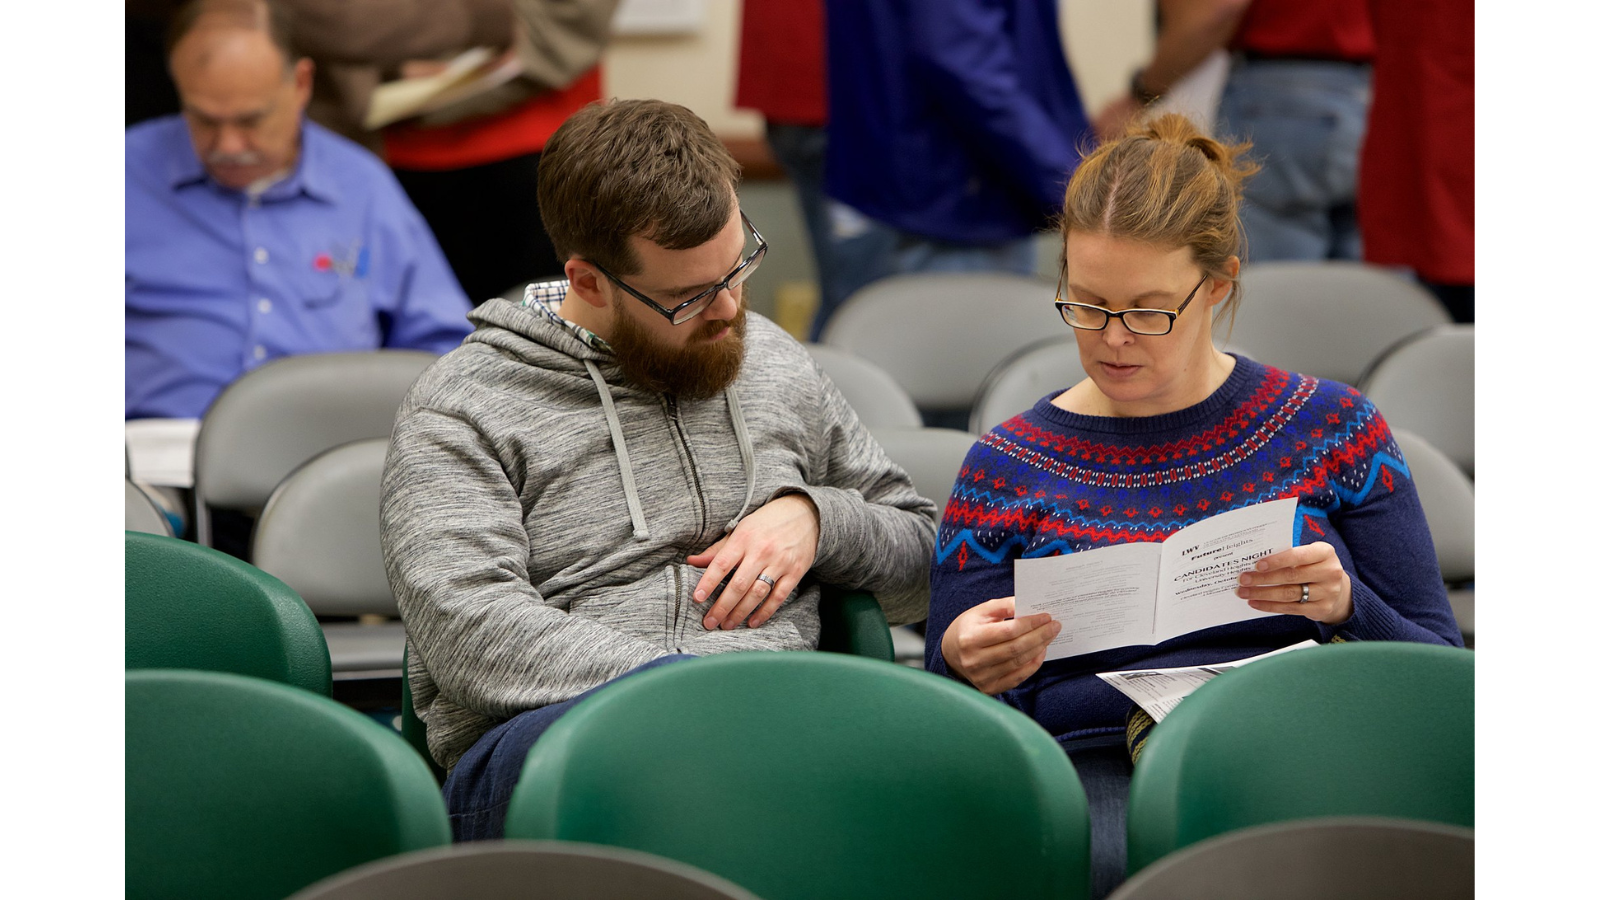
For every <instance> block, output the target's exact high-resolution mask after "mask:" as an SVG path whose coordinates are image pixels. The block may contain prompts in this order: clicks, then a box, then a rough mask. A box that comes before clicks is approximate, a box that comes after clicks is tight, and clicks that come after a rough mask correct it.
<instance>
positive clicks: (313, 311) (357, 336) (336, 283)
mask: <svg viewBox="0 0 1600 900" xmlns="http://www.w3.org/2000/svg"><path fill="white" fill-rule="evenodd" d="M358 260H359V257H355V258H350V259H345V258H342V257H340V256H339V255H338V254H336V253H334V252H327V251H325V252H321V253H317V254H314V255H313V257H312V260H311V263H310V264H309V265H308V266H306V267H305V269H303V270H301V271H299V272H297V273H296V274H295V275H294V276H293V277H291V278H290V279H289V284H288V287H289V289H290V290H291V291H293V293H294V296H293V300H292V302H293V304H294V306H295V307H296V308H297V311H298V312H299V314H300V315H301V316H302V317H303V318H304V319H305V326H306V328H305V331H306V336H307V338H309V339H310V340H311V342H312V343H313V344H315V345H316V346H317V347H318V348H319V349H322V350H371V349H374V348H376V347H378V346H379V344H380V343H381V341H382V334H381V331H380V328H379V324H378V316H377V313H376V311H375V310H374V309H373V305H372V301H371V297H370V295H369V283H368V279H367V277H366V275H367V273H366V271H365V267H364V266H361V265H359V262H358Z"/></svg>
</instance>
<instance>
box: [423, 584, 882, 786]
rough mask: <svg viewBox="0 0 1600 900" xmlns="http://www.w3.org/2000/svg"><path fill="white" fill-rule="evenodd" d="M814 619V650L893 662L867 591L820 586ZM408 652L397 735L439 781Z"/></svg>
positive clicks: (879, 615)
mask: <svg viewBox="0 0 1600 900" xmlns="http://www.w3.org/2000/svg"><path fill="white" fill-rule="evenodd" d="M817 618H818V619H819V620H821V621H820V629H819V632H820V633H819V634H818V638H817V649H818V650H821V651H825V652H830V653H845V654H849V655H852V656H860V657H864V658H866V659H880V660H884V661H885V662H894V658H895V657H894V636H893V635H891V634H890V633H889V620H888V618H887V617H885V616H884V614H883V607H881V606H879V605H878V600H877V598H876V597H873V596H872V594H871V593H869V592H867V591H861V590H853V589H845V588H839V587H835V586H833V585H823V586H822V598H821V599H820V600H819V601H818V602H817ZM410 653H411V650H410V648H409V647H407V648H406V649H405V650H404V651H403V653H402V657H401V662H400V673H401V674H400V735H401V737H404V738H405V739H406V742H407V743H409V744H410V745H411V746H412V747H413V748H415V749H416V751H417V752H418V753H420V754H422V758H423V759H424V760H426V761H427V763H428V768H429V769H431V770H432V771H433V774H434V777H435V778H436V779H438V781H439V783H440V784H443V783H444V779H445V774H446V773H445V771H444V769H443V767H441V766H440V765H439V764H438V763H437V762H435V761H434V759H433V754H432V753H431V752H429V750H428V726H427V723H425V722H423V721H422V719H421V718H420V717H419V716H418V715H417V709H416V706H415V705H414V704H413V703H412V698H411V660H410Z"/></svg>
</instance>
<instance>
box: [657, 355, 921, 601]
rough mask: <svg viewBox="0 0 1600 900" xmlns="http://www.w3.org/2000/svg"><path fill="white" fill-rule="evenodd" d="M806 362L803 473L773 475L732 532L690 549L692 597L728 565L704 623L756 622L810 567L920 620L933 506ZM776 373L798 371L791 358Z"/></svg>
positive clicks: (801, 407) (798, 411) (801, 408)
mask: <svg viewBox="0 0 1600 900" xmlns="http://www.w3.org/2000/svg"><path fill="white" fill-rule="evenodd" d="M801 352H802V353H803V352H804V351H801ZM804 364H805V365H806V366H807V370H805V372H804V381H805V385H804V386H803V387H802V386H800V385H795V386H794V387H793V390H794V391H795V393H796V394H797V395H804V394H806V393H812V392H814V396H815V397H816V398H817V399H816V402H815V403H796V404H795V409H794V414H795V415H797V416H800V417H802V419H803V420H804V427H805V428H806V429H807V433H808V434H809V435H812V436H813V437H812V439H811V441H810V444H809V446H811V447H812V448H813V449H812V456H811V460H810V464H811V465H810V471H809V472H808V474H807V478H806V480H805V481H801V480H799V479H796V480H795V483H793V484H785V485H780V486H779V487H778V488H777V489H776V490H774V491H772V493H771V494H770V495H769V497H768V500H767V502H766V503H765V504H764V505H763V506H761V507H760V508H759V509H757V510H755V511H754V512H752V513H750V514H749V515H748V516H746V517H745V518H744V520H743V521H741V522H740V524H739V526H738V527H736V528H735V529H734V531H733V532H732V533H731V534H729V535H727V536H726V537H725V538H723V539H722V540H720V541H718V542H717V543H716V544H714V545H712V547H711V548H709V549H708V550H706V551H705V552H704V553H702V554H697V555H695V556H691V557H690V558H689V560H688V562H689V563H690V564H691V565H704V566H706V574H705V576H704V577H703V578H702V579H701V582H700V584H699V585H697V586H696V595H697V597H703V596H705V593H706V592H708V591H711V590H714V589H715V587H716V586H717V584H719V583H720V582H721V580H722V578H723V577H724V576H725V575H728V574H730V573H731V574H732V575H733V578H732V579H731V580H730V581H729V583H728V586H727V587H726V588H725V589H724V590H723V596H722V597H720V598H719V599H718V601H717V602H716V603H714V604H713V605H712V606H711V607H710V608H709V610H708V613H707V625H706V627H708V628H712V627H718V625H720V626H721V627H725V628H731V627H734V626H736V625H737V624H738V623H739V621H741V620H743V619H744V617H745V615H749V616H750V620H751V621H752V622H753V623H754V624H755V625H756V626H759V624H760V623H761V622H764V621H766V620H767V619H768V618H770V617H771V615H772V614H773V613H774V612H776V611H777V609H778V607H779V606H781V605H782V602H783V601H784V600H786V599H787V595H788V593H789V592H791V591H792V590H793V586H794V585H796V584H797V583H798V581H799V579H800V577H802V576H804V575H805V574H807V572H809V573H811V574H813V575H815V576H816V578H817V579H818V580H819V581H821V582H823V583H826V584H834V585H839V586H842V587H848V588H860V589H863V590H868V591H871V592H873V594H874V595H876V597H877V599H878V603H879V604H880V605H881V606H882V607H883V611H884V614H885V615H886V616H887V617H888V619H889V622H890V624H904V623H908V622H918V621H921V620H922V619H924V618H927V615H928V573H929V564H930V560H931V559H932V556H933V535H934V528H935V526H936V524H937V523H936V511H937V507H935V506H934V504H933V501H931V500H928V499H927V498H925V497H922V496H920V495H919V494H918V493H917V491H916V488H914V487H912V485H911V479H910V477H909V476H907V475H906V473H905V470H904V469H902V468H900V467H899V466H898V465H896V464H895V463H894V462H893V461H892V460H890V459H889V456H888V454H887V453H885V452H884V450H883V448H882V447H880V446H879V445H878V442H877V441H876V440H874V439H873V438H872V435H871V434H869V433H868V432H867V429H866V427H865V426H863V425H862V424H861V420H860V419H858V418H857V417H856V414H855V410H853V409H851V408H850V405H849V404H848V403H847V402H845V399H844V397H843V396H841V395H840V393H839V391H838V389H837V388H836V387H834V385H833V382H831V381H829V380H828V378H827V376H825V375H823V374H822V372H821V371H820V370H819V369H817V368H816V365H815V364H814V363H811V362H810V359H809V356H807V357H806V360H805V363H804ZM775 368H777V367H775ZM775 377H781V378H785V379H789V380H790V382H791V384H792V383H793V382H794V381H797V380H800V379H797V378H795V373H794V371H793V370H792V369H788V368H784V369H783V370H782V371H779V372H776V373H775ZM768 560H772V562H770V563H769V562H768ZM747 561H749V562H750V563H751V564H749V565H747V564H746V562H747ZM761 574H769V575H770V576H771V577H774V579H775V581H776V583H775V584H774V585H772V586H770V587H766V588H763V587H762V586H761V585H760V584H758V583H756V581H755V579H756V576H758V575H761ZM752 594H759V596H758V597H752V596H751V595H752ZM747 598H748V599H747ZM774 598H776V599H775V601H774ZM757 601H760V602H759V603H758V602H757ZM711 620H716V622H717V623H718V625H712V624H710V621H711Z"/></svg>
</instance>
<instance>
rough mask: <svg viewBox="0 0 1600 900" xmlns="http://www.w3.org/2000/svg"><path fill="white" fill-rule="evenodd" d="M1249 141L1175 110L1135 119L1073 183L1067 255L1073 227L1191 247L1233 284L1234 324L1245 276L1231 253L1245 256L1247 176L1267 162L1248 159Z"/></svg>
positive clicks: (1066, 220)
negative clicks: (1228, 139)
mask: <svg viewBox="0 0 1600 900" xmlns="http://www.w3.org/2000/svg"><path fill="white" fill-rule="evenodd" d="M1249 149H1250V144H1248V143H1239V144H1225V143H1222V142H1220V141H1217V140H1215V139H1213V138H1211V137H1209V136H1207V135H1205V134H1204V133H1202V132H1201V131H1200V129H1199V128H1197V127H1195V124H1194V123H1193V122H1191V121H1189V120H1188V119H1187V118H1185V117H1184V116H1181V115H1178V114H1177V113H1167V114H1165V115H1162V116H1160V117H1158V118H1155V119H1152V120H1150V121H1145V122H1136V123H1135V124H1134V125H1132V126H1131V127H1130V128H1129V129H1128V132H1127V133H1126V134H1124V135H1123V136H1122V137H1120V138H1117V139H1116V140H1113V141H1108V142H1106V143H1103V144H1101V145H1100V146H1099V147H1096V148H1095V149H1094V151H1093V152H1091V153H1090V154H1089V155H1088V156H1087V157H1085V158H1084V160H1083V162H1081V163H1079V165H1078V170H1077V171H1076V172H1074V173H1073V175H1072V180H1071V181H1069V182H1067V194H1066V200H1065V202H1064V203H1063V204H1062V210H1061V217H1060V220H1059V227H1060V229H1061V259H1062V265H1063V266H1065V265H1066V246H1067V241H1068V240H1069V239H1070V237H1071V234H1072V232H1074V231H1078V232H1087V233H1094V234H1102V235H1105V236H1107V237H1115V238H1124V239H1127V240H1132V241H1139V242H1141V243H1146V244H1153V245H1155V246H1158V247H1170V248H1174V249H1176V248H1178V247H1188V248H1189V250H1190V252H1191V253H1192V254H1193V255H1194V260H1195V262H1196V263H1198V264H1199V266H1200V268H1201V269H1202V270H1203V271H1204V272H1205V274H1207V275H1209V276H1210V277H1212V278H1219V279H1222V280H1224V281H1227V282H1229V283H1231V284H1232V286H1233V290H1232V291H1231V292H1230V293H1229V295H1228V299H1227V300H1226V301H1225V302H1224V304H1223V309H1219V310H1218V314H1219V315H1220V314H1221V313H1222V312H1223V311H1224V310H1226V311H1227V313H1228V317H1229V323H1230V325H1231V323H1232V321H1233V316H1234V315H1235V313H1236V311H1237V308H1238V306H1237V305H1238V301H1239V280H1238V278H1237V277H1236V276H1234V275H1232V274H1230V273H1229V272H1228V269H1227V261H1228V258H1229V257H1234V256H1236V257H1238V258H1239V259H1240V261H1241V262H1242V261H1243V260H1244V258H1245V250H1246V247H1245V237H1244V227H1243V226H1242V225H1241V224H1240V222H1239V204H1240V203H1241V202H1242V201H1241V194H1242V191H1243V188H1244V182H1245V179H1247V178H1249V177H1250V176H1251V175H1253V174H1255V173H1256V172H1257V171H1258V170H1259V169H1260V168H1261V167H1260V166H1258V165H1257V164H1256V163H1254V162H1252V161H1250V160H1248V159H1246V158H1245V157H1244V153H1245V152H1246V151H1248V150H1249Z"/></svg>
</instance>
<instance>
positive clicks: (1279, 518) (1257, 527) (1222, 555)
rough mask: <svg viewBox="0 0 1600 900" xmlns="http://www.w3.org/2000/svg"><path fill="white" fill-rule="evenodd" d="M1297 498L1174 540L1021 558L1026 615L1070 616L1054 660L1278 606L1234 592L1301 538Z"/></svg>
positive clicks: (1019, 611)
mask: <svg viewBox="0 0 1600 900" xmlns="http://www.w3.org/2000/svg"><path fill="white" fill-rule="evenodd" d="M1298 505H1299V501H1298V500H1297V499H1296V498H1294V497H1287V498H1284V499H1282V500H1272V501H1269V502H1267V503H1260V504H1257V505H1255V506H1245V507H1241V508H1239V509H1234V510H1229V511H1228V512H1225V513H1222V514H1221V515H1216V516H1212V517H1211V518H1209V519H1202V520H1201V521H1199V522H1196V523H1194V524H1193V525H1190V526H1188V527H1187V528H1182V529H1179V530H1178V531H1177V532H1175V533H1174V534H1172V535H1171V536H1170V537H1168V538H1167V539H1166V540H1165V541H1161V542H1159V543H1155V542H1140V543H1132V544H1118V545H1116V546H1113V547H1100V548H1097V549H1094V550H1084V551H1082V552H1079V553H1067V554H1063V555H1061V556H1047V557H1042V558H1038V559H1019V560H1017V561H1016V569H1015V572H1016V615H1017V617H1018V618H1021V617H1023V616H1029V615H1033V614H1034V613H1040V612H1047V613H1049V614H1050V615H1051V616H1052V617H1053V618H1054V619H1055V620H1056V621H1058V622H1060V623H1061V633H1060V634H1058V635H1056V639H1055V640H1054V641H1052V642H1051V643H1050V650H1049V653H1048V654H1047V655H1046V657H1045V658H1046V659H1062V658H1064V657H1068V656H1080V655H1082V654H1085V653H1094V652H1096V651H1099V650H1112V649H1115V648H1117V647H1130V646H1139V645H1145V644H1159V643H1161V642H1162V641H1165V640H1170V639H1172V638H1175V637H1178V636H1179V635H1183V634H1188V633H1190V632H1192V631H1199V630H1201V629H1203V628H1212V627H1215V626H1217V625H1227V624H1230V623H1233V622H1243V621H1245V620H1246V619H1258V618H1261V617H1263V616H1271V615H1276V613H1268V612H1261V611H1259V610H1256V609H1253V608H1251V607H1250V605H1249V604H1247V603H1246V602H1245V601H1244V600H1243V599H1241V598H1240V597H1239V596H1238V595H1237V594H1235V593H1234V591H1235V590H1237V589H1238V587H1239V573H1240V572H1242V571H1244V570H1246V569H1248V568H1250V567H1252V566H1254V565H1255V562H1256V560H1258V559H1261V558H1262V557H1264V556H1268V555H1270V554H1273V553H1277V552H1279V551H1282V550H1287V549H1289V548H1290V547H1292V546H1294V514H1295V508H1296V506H1298Z"/></svg>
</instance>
